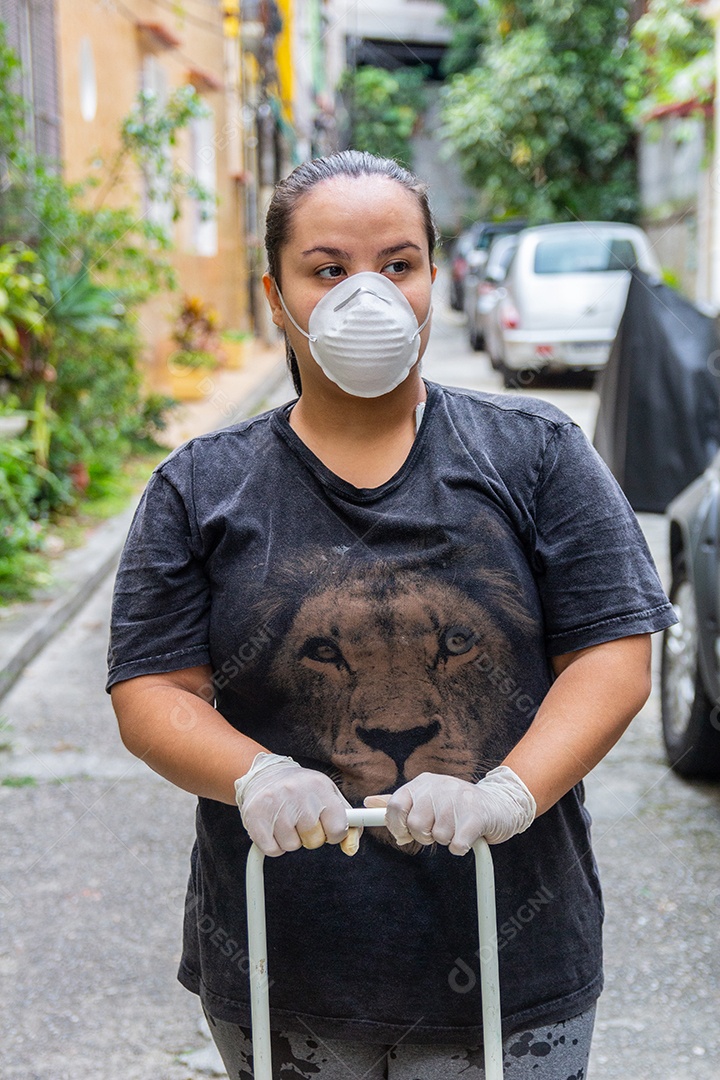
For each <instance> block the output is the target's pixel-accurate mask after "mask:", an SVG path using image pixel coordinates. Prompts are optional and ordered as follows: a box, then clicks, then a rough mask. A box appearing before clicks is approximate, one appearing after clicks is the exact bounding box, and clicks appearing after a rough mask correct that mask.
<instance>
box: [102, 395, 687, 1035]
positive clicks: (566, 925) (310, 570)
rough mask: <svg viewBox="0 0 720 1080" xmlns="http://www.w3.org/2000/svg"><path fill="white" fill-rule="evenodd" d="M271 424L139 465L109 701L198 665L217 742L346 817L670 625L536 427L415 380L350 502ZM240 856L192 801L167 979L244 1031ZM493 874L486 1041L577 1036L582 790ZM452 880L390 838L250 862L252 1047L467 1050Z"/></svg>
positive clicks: (444, 866)
mask: <svg viewBox="0 0 720 1080" xmlns="http://www.w3.org/2000/svg"><path fill="white" fill-rule="evenodd" d="M288 412H289V406H284V407H283V408H280V409H276V410H273V411H272V412H268V413H266V414H264V415H262V416H259V417H256V418H255V419H252V420H249V421H247V422H245V423H243V424H240V425H238V426H236V427H232V428H228V429H226V430H223V431H218V432H214V433H212V434H210V435H205V436H202V437H200V438H198V439H194V440H193V441H192V442H190V443H188V444H186V445H185V446H183V447H181V448H180V449H179V450H177V451H175V452H174V453H173V454H171V456H170V457H169V458H168V459H167V460H166V461H165V462H164V463H163V464H162V465H160V466H159V467H158V468H157V469H156V471H155V473H154V475H153V477H152V479H151V481H150V483H149V485H148V488H147V490H146V492H145V495H144V497H143V500H142V503H141V505H140V507H139V509H138V512H137V516H136V518H135V521H134V523H133V526H132V528H131V531H130V535H129V538H128V541H127V545H126V548H125V551H124V554H123V558H122V562H121V566H120V570H119V572H118V578H117V584H116V591H115V602H114V614H113V628H112V642H111V649H110V676H109V682H108V685H109V686H110V685H112V684H113V683H115V682H118V681H121V680H123V679H130V678H133V677H135V676H138V675H145V674H149V673H153V672H168V671H173V670H177V669H180V668H185V667H191V666H193V665H196V664H210V665H211V667H212V669H213V672H214V682H215V693H216V701H217V708H218V709H219V710H220V712H221V713H222V715H223V716H224V717H225V718H226V719H227V720H228V721H229V722H230V723H231V724H233V725H234V726H235V727H237V728H238V729H239V730H241V731H243V732H244V733H246V734H247V735H249V736H252V737H253V738H255V739H257V740H258V741H259V742H261V743H262V744H263V745H265V746H267V747H268V748H269V749H270V750H272V751H274V752H276V753H280V754H291V755H292V756H293V757H294V758H296V760H298V761H299V762H300V763H301V764H302V765H305V766H308V767H310V768H315V769H321V770H324V771H325V772H327V773H329V775H330V776H331V777H332V778H333V779H334V780H335V781H336V782H337V783H338V784H339V786H340V788H341V789H342V791H343V792H344V794H345V795H346V797H347V798H348V800H349V801H350V802H351V803H352V804H353V805H358V806H359V805H362V800H363V797H364V796H365V795H369V794H374V793H377V792H384V791H388V790H392V789H393V788H395V787H397V786H398V785H399V784H401V783H403V782H404V781H405V780H407V779H410V778H412V777H413V776H416V775H417V774H418V773H420V772H423V771H431V772H439V773H449V774H452V775H454V776H459V777H463V778H465V779H467V780H474V779H479V778H480V777H481V776H482V775H484V772H485V771H486V770H487V769H488V768H491V767H493V766H495V765H497V764H499V763H500V762H501V761H502V759H503V758H504V757H505V755H506V754H507V753H508V751H509V750H510V749H511V747H512V746H513V745H514V744H515V743H516V742H517V741H518V740H519V739H520V738H521V736H522V735H523V733H524V732H525V731H526V730H527V728H528V726H529V724H530V722H531V721H532V718H533V716H534V714H535V711H536V710H537V707H538V705H539V704H540V702H541V701H542V699H543V697H544V695H545V694H546V692H547V690H548V688H549V686H550V684H551V681H552V673H551V667H550V664H549V658H550V657H552V656H556V655H560V654H563V653H567V652H571V651H574V650H577V649H581V648H584V647H586V646H591V645H596V644H599V643H600V642H604V641H609V640H612V639H614V638H620V637H625V636H627V635H630V634H640V633H646V632H648V631H653V630H660V629H662V628H663V627H665V626H668V625H669V624H670V623H672V622H673V621H674V618H673V614H672V608H671V606H670V605H669V603H668V601H667V599H666V597H665V595H664V593H663V591H662V588H661V586H660V583H659V581H658V579H657V575H656V573H655V570H654V568H653V565H652V562H651V559H650V556H649V553H648V551H647V548H646V545H645V542H644V540H643V537H642V534H641V532H640V529H639V527H638V525H637V522H636V519H635V516H634V514H633V513H632V511H631V510H630V507H629V506H628V504H627V502H626V501H625V499H624V497H623V495H622V493H621V492H620V490H619V489H618V487H617V485H616V483H615V481H614V479H613V478H612V476H611V475H610V473H609V472H608V470H607V469H606V467H605V466H604V464H603V463H602V461H601V460H600V459H599V457H598V456H597V454H596V453H595V452H594V450H593V449H592V448H591V447H590V445H589V444H588V442H587V440H586V439H585V437H584V436H583V434H582V433H581V431H580V430H579V429H578V428H577V427H576V425H575V424H574V423H572V422H571V421H570V420H569V419H568V418H567V417H566V416H564V415H563V414H562V413H561V412H559V411H558V410H556V409H554V408H553V407H552V406H549V405H547V404H545V403H543V402H541V401H537V400H533V399H530V398H518V397H509V396H494V395H488V394H481V393H474V392H470V391H465V390H455V389H447V388H443V387H440V386H438V385H435V384H432V383H429V384H428V400H427V406H426V410H425V415H424V419H423V421H422V424H421V427H420V430H419V433H418V435H417V437H416V440H415V442H414V445H413V447H412V450H411V452H410V455H409V457H408V459H407V460H406V462H405V463H404V465H403V466H402V468H401V469H400V470H399V471H398V472H397V473H396V474H395V476H393V477H392V478H391V479H390V480H388V482H387V483H385V484H383V485H382V486H381V487H379V488H374V489H372V490H361V489H357V488H355V487H353V486H352V485H351V484H349V483H346V482H345V481H343V480H341V479H339V478H338V477H337V476H336V475H334V474H333V473H332V472H331V471H330V470H329V469H327V468H326V467H325V466H324V465H323V464H322V463H321V462H320V461H319V460H318V459H317V458H316V457H315V456H314V455H313V454H312V453H311V452H310V451H309V450H308V449H307V447H306V446H305V445H304V444H303V443H302V442H301V440H300V439H299V438H298V437H297V435H296V434H295V432H294V431H293V430H292V429H291V427H290V425H289V422H288ZM578 723H582V717H578ZM182 727H183V718H182V717H178V718H177V728H178V739H181V738H182ZM248 847H249V839H248V836H247V834H246V832H245V830H244V828H243V826H242V822H241V820H240V815H239V813H238V811H237V810H236V809H235V808H234V807H232V806H227V805H224V804H221V803H218V802H214V801H212V800H209V799H200V800H199V802H198V811H197V843H196V845H195V848H194V850H193V856H192V870H191V877H190V884H189V892H188V903H187V909H186V918H185V935H184V951H183V957H182V963H181V966H180V972H179V978H180V980H181V982H182V983H183V984H184V985H185V986H186V987H187V988H188V989H190V990H192V991H195V992H197V993H199V994H200V995H201V997H202V999H203V1002H204V1004H205V1005H206V1007H207V1008H208V1010H209V1011H210V1012H211V1013H213V1014H215V1015H216V1016H218V1017H219V1018H221V1019H224V1020H229V1021H236V1022H240V1023H245V1024H247V1023H248V1022H249V1004H248V1002H249V986H248V975H247V971H248V964H247V952H246V925H245V915H244V868H245V859H246V855H247V851H248ZM493 856H494V862H495V868H496V879H497V904H498V948H499V950H500V954H499V955H500V974H501V983H502V1003H503V1018H504V1024H505V1027H506V1029H507V1030H510V1029H512V1028H514V1027H517V1026H519V1025H520V1024H523V1023H529V1024H530V1023H540V1022H542V1021H547V1022H550V1021H555V1020H562V1019H567V1018H568V1017H570V1016H572V1015H574V1014H576V1013H579V1012H581V1011H582V1010H584V1009H585V1008H587V1007H588V1006H589V1005H590V1004H591V1003H592V1002H593V1001H594V1000H595V998H596V997H597V996H598V994H599V993H600V989H601V983H602V958H601V922H602V901H601V897H600V888H599V884H598V878H597V872H596V867H595V862H594V859H593V855H592V852H591V849H590V839H589V819H588V814H587V812H586V811H585V809H584V807H583V790H582V785H578V786H577V787H576V788H575V789H573V790H572V791H571V792H569V793H568V794H567V795H566V796H565V797H564V798H563V799H561V800H560V801H559V803H557V805H556V806H554V807H553V808H552V809H551V810H550V811H548V812H547V813H546V814H544V815H543V816H542V817H540V818H539V819H538V820H537V821H536V822H535V823H534V824H533V825H532V826H531V828H530V829H529V830H528V831H527V832H525V833H523V834H522V835H521V836H517V837H514V838H513V839H512V840H509V841H508V842H507V843H505V844H500V845H497V846H496V847H494V848H493ZM473 874H474V868H473V858H472V855H470V856H469V857H467V858H458V857H455V856H452V855H450V854H449V853H448V852H447V850H446V849H444V848H435V849H423V850H421V851H420V852H419V853H417V854H408V852H407V851H406V850H400V849H398V848H396V847H395V846H394V845H393V844H392V843H391V842H389V839H388V834H387V833H386V832H385V830H367V831H366V833H365V836H364V837H363V839H362V842H361V849H360V852H359V854H358V855H356V856H355V857H354V858H352V859H349V858H347V857H346V856H345V855H343V854H342V853H341V852H340V851H339V849H338V848H337V847H330V846H325V847H324V848H321V849H320V850H318V851H304V850H303V851H299V852H297V853H293V854H291V855H285V856H283V857H282V858H279V859H270V860H267V862H266V892H267V919H268V940H269V950H270V952H269V965H270V978H271V980H272V986H271V990H270V1000H271V1008H272V1020H273V1026H274V1027H280V1028H285V1029H295V1030H298V1031H302V1032H304V1033H306V1034H307V1033H308V1032H313V1033H315V1034H316V1035H318V1036H320V1037H338V1038H347V1039H361V1040H366V1041H375V1042H382V1043H390V1042H394V1041H396V1040H397V1039H399V1038H404V1039H409V1040H410V1041H413V1042H423V1041H425V1042H428V1041H432V1042H445V1043H456V1044H458V1043H460V1044H464V1045H473V1044H475V1043H478V1042H479V1041H480V1040H481V1035H482V1029H481V1022H480V1001H479V986H478V985H477V983H479V979H478V980H477V982H476V973H477V971H478V957H477V924H476V920H475V891H474V878H473Z"/></svg>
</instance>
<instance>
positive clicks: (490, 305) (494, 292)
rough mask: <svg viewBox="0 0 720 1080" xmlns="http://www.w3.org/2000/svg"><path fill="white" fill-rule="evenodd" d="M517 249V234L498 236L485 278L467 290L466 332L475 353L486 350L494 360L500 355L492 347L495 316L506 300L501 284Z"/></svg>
mask: <svg viewBox="0 0 720 1080" xmlns="http://www.w3.org/2000/svg"><path fill="white" fill-rule="evenodd" d="M517 245H518V234H517V233H515V234H510V235H509V236H508V235H506V236H498V237H496V238H495V240H493V242H492V245H491V247H490V250H489V252H488V257H487V262H486V264H485V269H484V271H483V273H482V276H481V277H479V278H476V279H475V280H474V281H473V284H472V287H471V286H469V285H468V286H466V298H467V303H466V311H467V328H468V339H469V341H470V346H471V348H473V349H476V350H480V349H487V351H488V352H489V353H490V356H491V358H492V355H493V352H495V354H497V346H495V347H494V349H493V343H494V342H495V339H496V338H497V329H496V325H497V324H496V322H495V320H494V319H493V313H494V311H495V308H496V306H497V304H498V302H499V300H500V299H501V298H502V297H503V296H504V292H503V291H502V283H503V281H504V280H505V275H506V274H507V271H508V267H509V265H510V262H511V260H512V257H513V255H514V254H515V250H516V248H517Z"/></svg>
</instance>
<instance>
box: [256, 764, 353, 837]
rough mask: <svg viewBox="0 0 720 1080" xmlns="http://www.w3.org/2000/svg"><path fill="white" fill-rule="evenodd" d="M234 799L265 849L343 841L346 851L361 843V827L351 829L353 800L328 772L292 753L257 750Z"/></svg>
mask: <svg viewBox="0 0 720 1080" xmlns="http://www.w3.org/2000/svg"><path fill="white" fill-rule="evenodd" d="M235 800H236V802H237V804H238V808H239V810H240V816H241V817H242V822H243V825H244V826H245V828H246V829H247V831H248V833H249V834H250V839H251V840H253V841H254V842H255V843H256V844H257V846H258V847H259V848H260V850H261V851H262V852H263V854H264V855H271V856H275V855H283V854H284V853H285V852H286V851H297V849H298V848H299V847H305V848H318V847H322V845H323V844H324V843H325V841H327V842H328V843H329V844H340V847H341V848H342V850H343V851H344V852H345V854H346V855H354V854H355V852H356V851H357V849H358V844H359V842H360V835H361V833H362V829H355V828H353V829H348V823H347V811H348V809H349V808H350V803H349V802H348V801H347V799H345V798H344V796H343V795H342V794H341V793H340V791H339V790H338V788H337V787H336V786H335V784H334V783H333V782H332V780H331V779H330V777H329V776H326V775H325V773H321V772H317V771H316V770H315V769H304V768H303V767H302V765H298V763H297V761H293V759H292V758H291V757H283V756H282V755H280V754H265V753H262V754H257V755H256V757H255V759H254V761H253V763H252V765H251V766H250V769H249V770H248V772H246V773H245V775H244V776H241V777H240V779H239V780H236V781H235Z"/></svg>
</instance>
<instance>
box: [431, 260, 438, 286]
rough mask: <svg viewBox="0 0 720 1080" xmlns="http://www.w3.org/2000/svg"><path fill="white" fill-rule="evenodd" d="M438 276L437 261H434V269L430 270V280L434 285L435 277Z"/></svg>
mask: <svg viewBox="0 0 720 1080" xmlns="http://www.w3.org/2000/svg"><path fill="white" fill-rule="evenodd" d="M436 277H437V266H436V264H435V263H433V264H432V269H431V270H430V280H431V281H432V283H433V285H434V284H435V278H436Z"/></svg>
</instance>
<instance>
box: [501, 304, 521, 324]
mask: <svg viewBox="0 0 720 1080" xmlns="http://www.w3.org/2000/svg"><path fill="white" fill-rule="evenodd" d="M500 325H501V326H502V328H503V330H517V329H518V327H519V326H520V312H519V311H518V309H517V308H516V307H515V305H514V304H512V303H511V302H510V301H509V300H506V301H505V303H504V304H503V306H502V312H501V314H500Z"/></svg>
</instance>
